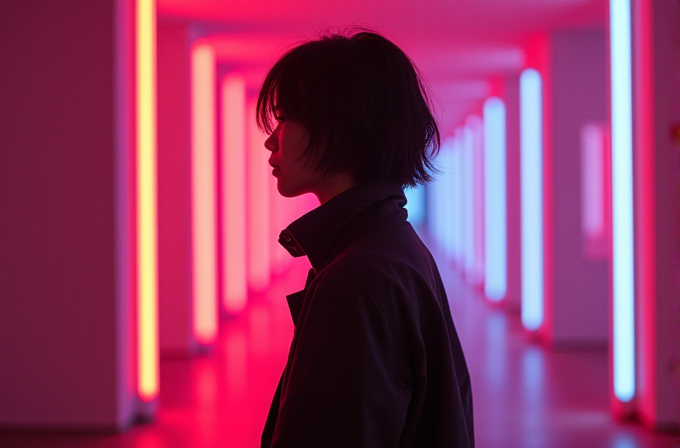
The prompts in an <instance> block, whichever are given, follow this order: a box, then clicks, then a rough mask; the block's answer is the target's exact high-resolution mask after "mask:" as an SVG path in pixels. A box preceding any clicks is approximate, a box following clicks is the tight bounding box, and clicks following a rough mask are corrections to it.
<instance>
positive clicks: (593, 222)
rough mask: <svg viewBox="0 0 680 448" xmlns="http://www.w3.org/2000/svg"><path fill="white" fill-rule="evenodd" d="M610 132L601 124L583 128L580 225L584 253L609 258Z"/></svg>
mask: <svg viewBox="0 0 680 448" xmlns="http://www.w3.org/2000/svg"><path fill="white" fill-rule="evenodd" d="M608 147H609V132H608V126H607V125H605V124H602V123H588V124H586V125H584V126H583V127H582V128H581V228H582V231H583V236H584V252H585V253H586V255H587V256H588V257H590V258H607V257H608V256H609V251H610V249H611V247H610V244H609V237H610V233H609V231H608V226H609V224H610V221H609V218H608V214H609V212H610V208H609V191H610V190H609V187H608V186H609V183H608V182H609V174H608V173H609V170H610V169H611V167H610V165H609V157H608V155H609V148H608Z"/></svg>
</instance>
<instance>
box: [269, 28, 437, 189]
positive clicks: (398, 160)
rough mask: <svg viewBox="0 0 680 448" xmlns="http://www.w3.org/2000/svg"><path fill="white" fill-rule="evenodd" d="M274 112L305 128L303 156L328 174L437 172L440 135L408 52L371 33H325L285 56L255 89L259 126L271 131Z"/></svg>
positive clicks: (418, 178) (369, 176)
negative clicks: (306, 140)
mask: <svg viewBox="0 0 680 448" xmlns="http://www.w3.org/2000/svg"><path fill="white" fill-rule="evenodd" d="M277 109H280V110H283V111H284V113H285V117H286V119H290V120H293V121H296V122H298V123H300V124H302V125H303V126H305V128H306V129H307V131H308V132H309V134H310V144H309V147H308V148H307V151H306V152H305V154H304V155H303V156H305V157H307V163H309V162H311V163H313V164H314V166H315V167H316V168H319V169H321V170H323V171H324V173H325V174H334V173H339V172H343V171H347V172H349V173H350V174H351V175H352V176H353V178H354V180H355V181H357V182H359V183H363V182H367V181H373V180H388V181H395V182H399V183H401V185H402V186H412V187H414V186H416V184H424V183H425V182H428V181H430V180H431V178H432V173H434V172H436V169H435V167H434V164H433V158H434V157H435V156H436V155H437V153H438V151H439V146H440V135H439V129H438V127H437V122H436V120H435V118H434V116H433V114H432V111H431V106H430V101H429V99H428V95H427V88H426V86H425V84H424V82H423V80H422V78H421V76H420V75H419V72H418V70H417V68H416V67H415V65H414V64H413V63H412V62H411V60H410V59H409V58H408V56H406V54H405V53H404V52H403V51H402V50H401V49H400V48H399V47H398V46H396V45H395V44H393V43H392V42H390V41H389V40H387V39H386V38H384V37H382V36H380V35H379V34H376V33H374V32H371V31H366V30H355V31H350V32H345V33H343V34H326V35H322V36H321V37H320V38H318V39H317V40H312V41H308V42H305V43H303V44H301V45H299V46H297V47H295V48H293V49H292V50H290V51H288V52H287V53H285V54H284V55H283V56H282V57H281V59H279V61H278V62H277V63H276V64H275V65H274V66H273V67H272V68H271V70H270V71H269V73H268V74H267V76H266V78H265V79H264V82H263V85H262V89H261V90H260V95H259V98H258V100H257V123H258V126H259V127H260V129H262V130H264V131H266V132H267V133H270V134H271V133H272V132H273V130H274V127H275V125H274V118H275V113H276V110H277ZM321 148H323V151H319V149H321Z"/></svg>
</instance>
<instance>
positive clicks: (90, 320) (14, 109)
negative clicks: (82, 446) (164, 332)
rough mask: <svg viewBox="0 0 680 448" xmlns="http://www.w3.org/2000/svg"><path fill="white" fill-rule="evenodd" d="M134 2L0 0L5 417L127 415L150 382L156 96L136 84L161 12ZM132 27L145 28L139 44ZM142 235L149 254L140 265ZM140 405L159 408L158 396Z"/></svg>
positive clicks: (119, 422) (83, 425)
mask: <svg viewBox="0 0 680 448" xmlns="http://www.w3.org/2000/svg"><path fill="white" fill-rule="evenodd" d="M137 6H139V5H138V2H122V1H113V0H102V1H97V2H92V1H89V0H80V1H77V0H76V1H72V2H69V3H68V8H70V9H71V11H70V12H67V13H65V10H64V8H65V7H66V5H64V4H63V3H62V2H51V1H36V0H19V1H5V2H3V4H2V14H0V66H2V70H0V97H1V98H2V108H0V129H2V132H0V191H2V194H1V195H0V209H1V210H2V213H0V247H1V248H2V249H1V250H0V291H2V311H1V312H0V328H2V333H3V336H2V338H0V359H2V361H1V362H2V381H0V426H2V427H5V428H7V427H9V428H12V427H17V428H22V429H58V430H84V429H85V430H107V431H110V430H122V429H124V428H126V427H128V426H129V425H131V424H132V422H133V421H134V420H135V418H136V416H137V415H139V410H140V409H141V408H140V407H139V403H140V402H139V398H141V394H145V396H144V399H145V400H146V402H147V403H149V402H151V403H153V402H154V400H155V397H156V396H157V394H158V383H157V381H156V380H157V375H156V374H157V365H158V349H157V346H156V345H155V338H154V330H155V326H154V324H155V312H154V309H155V300H156V298H155V294H154V290H155V275H154V266H155V253H154V251H153V247H154V244H155V236H154V226H155V222H154V217H153V215H154V210H155V199H154V189H153V179H154V171H155V166H154V165H155V161H154V157H153V156H154V153H155V125H154V123H153V121H154V113H155V103H154V98H153V95H148V96H145V97H144V98H143V99H142V100H141V101H136V98H135V97H136V93H139V92H140V91H141V90H142V89H139V88H138V89H135V83H137V85H139V82H140V80H142V81H143V82H142V84H143V85H146V86H149V84H148V83H149V82H150V83H151V84H150V85H151V86H153V79H154V78H153V77H152V76H149V74H152V73H153V65H154V64H153V61H154V56H153V52H154V45H153V38H152V36H153V28H154V25H155V13H154V12H153V3H145V4H143V5H142V7H143V8H148V9H145V10H144V14H143V20H142V21H143V23H144V24H145V26H144V29H141V28H139V27H138V26H137V25H138V21H137V20H136V19H139V18H140V15H139V10H138V9H137ZM55 18H58V20H57V19H55ZM135 36H138V37H139V36H145V38H148V39H149V40H148V41H146V42H145V44H144V45H143V46H142V47H141V48H140V47H139V46H137V45H136V44H137V43H138V42H136V41H135ZM149 44H151V45H149ZM139 52H141V54H145V55H146V56H147V61H146V63H147V65H146V66H145V67H144V69H143V70H141V72H140V71H139V70H138V69H139V61H138V60H136V58H135V55H136V54H140V53H139ZM55 58H56V59H55ZM55 61H56V62H55ZM144 91H145V92H146V93H147V94H148V93H152V91H150V90H144ZM138 98H139V97H138ZM142 128H143V129H142ZM140 142H141V143H140ZM141 146H143V147H144V148H145V151H144V152H143V153H140V152H139V151H137V150H138V149H139V147H141ZM140 170H143V172H144V175H143V176H138V174H139V172H140ZM142 190H143V191H142ZM146 201H148V207H149V209H147V212H148V213H147V214H144V213H139V210H138V207H137V205H138V204H141V203H147V202H146ZM140 219H141V220H143V221H144V222H142V223H140V221H139V220H140ZM140 229H141V230H140ZM140 231H141V232H142V233H138V232H140ZM147 231H148V233H146V232H147ZM142 235H144V237H143V236H142ZM141 246H143V248H142V249H140V247H141ZM140 251H144V252H145V255H146V256H149V258H142V259H144V260H146V261H147V263H144V267H143V268H142V267H141V266H140V261H141V260H142V259H139V260H140V261H138V258H137V257H138V255H139V253H140ZM138 268H139V270H138ZM142 295H146V297H147V298H150V299H151V300H150V301H147V302H145V307H146V308H145V309H139V308H138V307H137V305H138V304H140V301H139V299H140V296H142ZM141 317H144V319H142V320H141V322H140V319H138V318H141ZM138 323H140V325H138ZM138 342H143V343H144V344H146V346H145V349H144V350H147V349H148V350H149V352H148V353H147V356H146V357H145V360H141V359H140V358H139V357H138V356H137V355H138V353H139V350H140V348H139V345H138V344H137V343H138ZM141 363H144V364H143V365H141ZM147 363H148V364H147ZM138 367H139V368H138ZM140 372H141V373H140ZM144 411H146V412H147V414H146V415H145V417H147V418H149V417H152V416H153V406H151V407H146V408H145V409H144Z"/></svg>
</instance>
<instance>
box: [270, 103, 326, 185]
mask: <svg viewBox="0 0 680 448" xmlns="http://www.w3.org/2000/svg"><path fill="white" fill-rule="evenodd" d="M275 118H276V120H277V122H278V124H277V126H276V128H275V129H274V131H273V132H272V133H271V135H270V136H269V138H267V140H266V141H265V143H264V146H265V148H267V149H268V150H269V151H271V155H270V157H269V165H271V167H272V168H273V169H272V175H273V176H274V177H276V180H277V182H276V187H277V190H278V191H279V193H280V194H281V196H284V197H288V198H290V197H295V196H300V195H302V194H305V193H311V192H314V191H315V189H316V187H317V186H318V185H320V182H321V180H322V179H323V174H322V172H321V171H320V170H317V169H315V168H314V166H313V164H312V163H305V162H306V159H307V157H306V156H305V155H304V153H305V151H306V150H307V147H308V146H309V140H310V139H309V132H308V131H307V129H306V128H305V126H303V125H302V124H301V123H298V122H296V121H293V120H291V119H289V118H287V117H286V114H285V111H283V110H281V109H277V110H276V111H275Z"/></svg>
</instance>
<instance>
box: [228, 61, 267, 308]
mask: <svg viewBox="0 0 680 448" xmlns="http://www.w3.org/2000/svg"><path fill="white" fill-rule="evenodd" d="M221 92H222V200H223V206H222V226H223V227H222V241H223V242H224V245H223V252H222V260H223V262H224V266H223V274H222V279H223V282H222V284H223V287H224V290H223V293H222V300H223V303H222V306H223V308H224V310H225V311H226V312H227V313H231V314H237V313H239V312H241V311H242V310H243V308H244V307H245V304H246V297H247V294H248V289H247V278H246V275H247V274H246V241H247V240H246V176H245V172H246V160H245V153H246V142H245V140H246V135H245V134H246V122H245V115H246V111H245V109H246V86H245V81H244V80H243V77H242V76H240V75H237V74H229V75H227V76H225V77H224V78H223V79H222V85H221ZM263 152H264V151H263Z"/></svg>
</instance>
